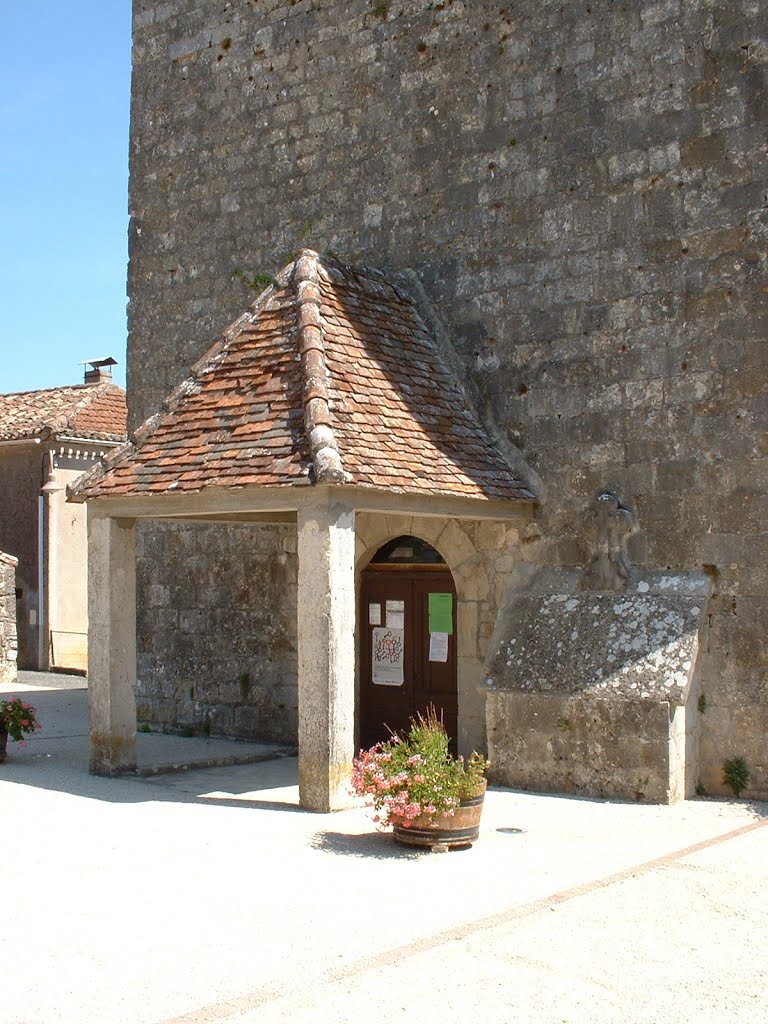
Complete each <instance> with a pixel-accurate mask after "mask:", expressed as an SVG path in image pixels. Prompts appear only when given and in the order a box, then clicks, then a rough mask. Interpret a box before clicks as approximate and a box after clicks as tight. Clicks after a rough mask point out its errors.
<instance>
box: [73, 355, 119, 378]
mask: <svg viewBox="0 0 768 1024" xmlns="http://www.w3.org/2000/svg"><path fill="white" fill-rule="evenodd" d="M80 365H81V366H90V370H86V371H85V379H84V381H83V383H85V384H104V383H105V382H107V381H110V380H112V367H113V366H116V365H117V360H116V359H113V358H112V356H107V358H106V359H85V360H83V362H82V363H81V364H80Z"/></svg>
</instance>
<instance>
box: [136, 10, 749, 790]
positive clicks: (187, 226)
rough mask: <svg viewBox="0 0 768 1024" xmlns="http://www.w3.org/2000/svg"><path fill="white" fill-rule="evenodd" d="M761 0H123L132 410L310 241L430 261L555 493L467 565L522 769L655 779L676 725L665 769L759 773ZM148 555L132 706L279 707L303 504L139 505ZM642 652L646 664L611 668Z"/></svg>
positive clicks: (499, 719) (285, 729)
mask: <svg viewBox="0 0 768 1024" xmlns="http://www.w3.org/2000/svg"><path fill="white" fill-rule="evenodd" d="M762 15H764V5H763V4H762V3H761V2H760V0H721V2H713V0H685V2H683V0H654V2H644V0H643V2H637V3H635V2H612V0H591V2H589V0H586V2H584V3H563V2H561V0H558V2H554V0H495V2H491V0H472V2H469V0H463V2H462V0H441V2H435V0H408V2H407V3H405V2H402V0H387V2H382V0H349V2H345V3H343V4H342V3H333V2H329V0H238V2H230V3H227V2H224V0H217V2H214V0H134V46H133V67H134V71H133V90H132V118H131V168H130V210H131V228H130V271H129V296H130V305H129V332H130V333H129V352H128V398H129V417H130V427H131V428H136V427H138V425H139V424H140V423H142V422H143V421H144V420H145V419H146V418H148V417H150V416H152V415H153V414H154V413H156V412H157V410H158V409H160V407H161V405H162V403H163V400H164V398H165V396H166V394H167V393H168V392H170V391H171V390H172V389H173V388H175V387H177V386H178V385H179V384H180V383H181V382H182V381H183V380H184V379H185V378H187V377H188V376H189V374H190V370H191V367H192V366H193V364H195V362H196V361H197V360H198V359H200V357H201V355H202V354H203V353H204V352H205V351H206V350H207V349H208V348H209V347H210V345H211V344H212V343H213V341H214V340H215V339H216V338H217V337H218V336H219V335H220V334H221V332H222V331H223V330H224V328H225V327H226V326H227V325H228V324H230V323H232V322H233V321H235V319H236V318H237V317H238V316H239V315H240V314H241V313H242V311H243V310H244V309H246V307H247V306H248V305H249V304H250V303H251V302H253V300H254V299H255V298H256V296H257V294H258V293H259V292H261V291H262V289H263V288H264V287H265V286H266V285H267V284H268V283H269V282H270V280H271V279H272V278H273V277H274V275H275V274H276V273H277V272H278V271H279V270H280V269H281V267H283V266H284V265H286V264H288V263H289V262H290V261H291V260H292V259H293V256H294V254H295V253H296V252H297V251H298V250H300V249H305V248H306V249H312V250H315V251H317V252H319V253H323V254H332V255H333V256H334V257H336V258H337V259H338V260H340V261H341V262H342V263H348V264H354V265H366V266H372V267H376V268H380V269H381V270H382V271H384V272H385V273H392V274H405V275H407V276H408V280H409V282H410V285H409V287H410V289H411V294H412V295H413V296H414V297H415V299H416V301H418V303H419V304H420V308H421V309H422V310H423V316H424V320H425V322H427V323H428V324H429V325H430V328H431V330H432V331H433V332H434V335H435V337H436V338H437V339H438V341H439V344H440V345H441V346H442V348H443V350H444V352H445V353H447V356H446V358H448V359H449V361H450V363H451V365H452V367H453V369H454V372H455V374H456V375H457V377H458V378H460V379H461V380H462V382H463V386H464V388H465V390H466V393H467V395H468V401H469V402H471V403H472V405H473V407H474V408H475V409H476V411H477V415H478V416H479V418H480V420H481V421H482V423H483V425H484V427H485V429H486V430H487V432H488V436H489V437H490V438H491V439H492V440H493V443H494V444H495V445H496V446H497V447H498V449H499V450H501V451H503V452H505V454H506V455H507V457H508V458H509V459H510V460H512V461H513V462H514V461H515V460H517V464H519V465H520V466H521V467H522V468H521V472H524V473H525V478H526V480H527V482H528V484H529V486H530V487H531V488H532V489H533V490H534V491H535V493H536V495H537V498H538V503H537V511H536V515H535V518H534V519H533V521H532V522H531V523H529V525H528V526H527V527H526V528H525V529H522V530H521V531H520V532H519V535H517V536H516V539H515V542H514V544H513V545H512V546H510V547H509V548H508V549H505V550H504V551H502V552H501V553H499V551H500V549H499V551H497V552H496V555H495V556H494V557H495V561H494V562H493V566H494V567H493V569H492V570H486V569H485V568H482V569H481V568H480V562H479V561H477V560H476V561H475V562H472V561H471V559H470V560H469V561H467V563H466V564H467V565H468V566H469V565H474V566H475V569H476V571H475V574H474V576H472V577H471V578H470V576H469V575H468V576H467V580H466V581H465V584H466V586H465V592H466V594H468V595H474V596H469V597H467V602H471V609H472V611H471V616H472V617H473V626H472V628H473V629H474V633H473V641H472V642H473V643H474V644H475V645H476V650H475V654H476V660H477V664H478V665H482V671H481V670H480V669H477V670H475V669H473V670H472V671H473V672H474V673H475V674H474V675H473V677H472V679H471V681H470V683H467V687H468V690H467V692H469V689H470V688H471V689H472V691H473V692H474V691H475V690H476V689H477V687H481V686H483V685H485V686H486V687H488V690H487V693H488V697H487V710H488V713H487V717H486V719H485V720H484V721H483V720H482V709H481V710H480V711H478V712H477V714H476V715H475V718H473V719H472V722H473V723H474V724H473V725H471V727H470V726H468V727H467V730H468V731H467V736H468V738H469V739H471V740H472V741H475V740H477V741H478V742H481V743H482V742H485V740H486V738H487V741H488V743H489V745H490V746H491V753H492V757H493V759H494V761H495V763H496V764H497V766H498V769H499V772H500V774H499V776H498V777H499V778H502V779H503V780H504V781H508V782H511V783H512V784H520V785H528V786H530V787H531V788H542V789H547V788H561V789H566V790H571V791H575V792H598V793H606V794H611V793H618V794H620V795H628V794H630V795H632V794H636V795H637V796H638V798H641V799H642V798H652V799H656V798H662V799H663V798H664V793H661V794H660V793H658V792H656V791H655V790H653V787H652V786H649V787H646V788H644V786H645V782H646V781H647V779H646V780H644V779H643V778H642V776H643V771H642V769H641V767H638V766H641V765H642V763H643V759H644V758H645V760H646V761H647V762H648V763H650V762H651V761H653V759H654V758H656V757H657V753H658V751H657V753H648V751H649V750H656V746H654V743H656V745H657V746H658V744H659V743H660V747H659V749H661V748H663V749H664V750H668V749H671V747H672V746H674V745H675V744H677V745H678V746H679V745H681V744H682V746H683V747H685V748H686V749H687V754H686V753H685V751H684V752H683V753H682V754H681V755H680V756H681V757H682V758H684V759H685V758H686V757H687V759H688V764H687V767H686V768H685V770H684V773H683V774H684V775H685V779H684V781H682V782H680V781H679V782H678V783H676V784H675V785H673V786H672V787H671V788H672V789H675V786H677V790H680V787H681V786H682V787H683V788H684V789H685V790H686V792H688V793H690V792H692V790H693V788H694V787H698V789H699V791H703V792H707V793H723V792H728V790H727V789H726V788H724V784H723V772H722V766H723V762H724V761H725V760H726V759H728V758H733V757H738V758H743V759H744V761H745V762H746V764H747V766H748V768H749V771H750V773H751V782H750V785H749V788H748V790H747V793H748V794H749V795H753V796H756V797H757V796H760V797H763V798H765V797H766V796H768V710H767V709H768V685H767V684H766V664H767V662H768V653H767V650H766V636H768V601H766V596H767V592H768V500H767V498H766V482H767V481H768V460H767V452H766V441H765V439H766V431H765V428H766V411H767V405H766V384H767V381H768V374H767V373H766V366H767V362H766V359H767V353H768V345H767V344H766V327H767V325H768V320H767V318H766V313H767V312H768V310H767V306H768V289H767V288H766V280H768V277H767V275H766V270H767V269H768V267H767V266H766V262H767V257H766V253H767V252H768V244H767V243H768V198H767V196H766V180H768V147H766V144H765V143H766V138H765V124H766V122H767V121H768V82H767V81H766V69H767V68H768V41H767V40H766V37H765V32H764V25H763V24H761V16H762ZM761 30H762V31H761ZM598 496H601V497H600V498H598ZM461 530H463V531H464V534H466V535H467V537H469V540H471V541H472V543H473V544H475V546H477V545H478V544H480V540H479V539H478V538H479V537H480V533H481V530H480V528H479V527H478V528H477V529H475V527H470V526H461ZM472 530H475V532H474V533H472ZM406 532H408V531H406ZM470 535H471V536H470ZM426 539H427V540H429V538H426ZM435 543H436V544H437V546H438V547H439V543H437V542H435ZM467 543H469V541H468V542H467ZM488 543H490V541H488ZM493 543H494V544H495V543H497V541H493ZM498 543H501V542H500V541H498ZM468 557H469V556H468ZM449 560H450V559H449ZM483 564H485V563H483ZM139 569H140V571H139V578H138V587H139V601H138V607H139V631H138V707H139V716H140V718H143V719H147V720H150V721H153V722H155V723H161V724H166V725H168V726H176V725H184V724H188V723H197V724H198V725H199V724H200V723H203V724H204V725H205V727H206V728H212V729H214V730H215V731H222V732H226V733H229V734H231V735H242V736H248V735H258V736H260V737H262V738H265V739H270V738H275V739H285V738H286V737H288V736H290V734H291V731H292V730H293V729H294V728H295V712H296V668H295V634H296V624H295V607H296V539H295V533H294V532H293V531H292V530H291V528H290V527H289V526H280V525H277V526H275V525H272V526H269V527H266V526H258V525H252V524H234V525H229V526H222V525H215V524H210V523H209V524H205V525H200V524H196V523H193V522H186V523H184V524H181V525H179V524H166V525H162V526H157V525H152V526H149V525H147V526H144V527H142V529H141V532H140V537H139ZM467 572H468V573H469V570H467ZM459 583H460V584H461V585H464V584H462V583H461V581H459ZM473 588H474V589H473ZM593 593H594V594H601V595H603V597H604V595H606V594H611V593H613V594H615V595H618V596H616V598H615V600H614V599H610V598H609V599H605V600H604V599H603V598H602V597H601V599H600V601H598V600H597V598H595V599H594V600H592V599H591V598H589V597H585V596H584V595H585V594H587V595H590V594H593ZM643 595H646V596H647V598H648V600H649V601H650V600H651V598H654V599H658V600H657V603H656V604H655V605H653V607H651V606H650V605H648V604H647V602H646V603H645V604H643V603H642V598H643ZM667 598H669V602H668V603H666V604H665V601H667ZM460 600H461V598H460ZM601 602H602V603H601ZM622 602H625V603H626V607H625V606H624V605H623V604H622ZM638 602H639V603H638ZM566 606H567V614H566V613H565V612H563V614H560V612H559V611H558V609H560V610H561V611H562V610H563V609H566ZM609 606H610V607H609ZM469 607H470V604H469V603H467V604H466V608H469ZM553 608H554V609H555V611H557V612H558V613H557V615H550V612H551V611H552V609H553ZM598 609H603V610H605V616H604V615H603V611H602V610H598ZM611 609H613V610H611ZM616 609H618V610H616ZM462 614H464V613H462V612H461V608H460V616H461V615H462ZM466 615H467V617H466V618H465V627H464V628H466V622H468V621H469V618H468V617H469V612H467V613H466ZM686 615H688V616H691V619H690V621H689V623H688V626H685V627H684V626H680V628H679V629H678V628H677V627H675V626H674V623H673V620H674V621H675V622H676V621H677V619H676V618H675V616H677V617H678V618H679V621H680V622H681V623H683V622H684V620H685V616H686ZM606 616H607V617H606ZM612 616H613V618H612ZM643 616H646V618H645V619H644V618H643ZM648 616H650V618H648ZM654 617H655V618H654ZM646 619H647V621H646ZM614 620H615V621H614ZM651 620H653V621H651ZM659 622H662V623H664V622H665V623H666V625H667V626H670V623H672V625H671V626H670V630H669V632H668V633H665V632H664V629H663V628H661V627H660V626H659ZM545 623H549V625H548V626H546V628H545V627H544V624H545ZM654 623H655V625H654ZM539 627H540V628H539ZM462 628H463V627H462V623H461V621H460V622H459V629H460V630H461V629H462ZM590 630H593V632H592V633H590ZM654 630H655V632H654ZM547 636H548V637H549V638H550V640H551V643H550V644H547V643H545V642H544V641H545V640H546V637H547ZM585 637H586V639H585ZM654 638H655V639H654ZM516 644H517V645H518V646H517V650H518V651H520V650H522V648H523V645H526V647H525V649H526V651H527V652H528V653H527V654H526V656H525V657H522V656H521V657H520V658H518V657H517V655H514V656H513V654H514V649H515V645H516ZM643 645H645V646H643ZM622 650H623V651H624V653H626V652H631V651H633V650H634V651H635V652H637V653H638V657H639V656H640V655H642V658H643V659H645V660H644V661H643V664H644V665H645V666H646V667H648V665H651V666H652V668H653V672H655V677H654V679H653V680H652V681H651V682H648V681H647V680H646V679H645V677H642V678H641V677H640V676H638V677H637V679H636V678H635V676H633V675H632V672H630V671H629V670H627V672H625V673H624V676H623V677H622V678H623V679H624V682H622V683H616V682H615V681H614V682H611V683H605V679H606V678H607V676H606V673H607V672H608V666H609V664H612V663H613V662H612V661H611V659H615V658H616V657H619V656H622V655H621V651H622ZM595 651H597V652H598V656H597V661H599V662H600V666H598V668H597V669H595V671H596V672H597V675H595V676H594V679H597V678H598V677H599V678H600V679H601V680H602V682H600V683H599V684H596V687H595V688H593V692H591V693H590V695H589V697H588V699H587V698H586V697H585V698H584V699H583V700H582V699H581V697H580V696H579V688H580V685H581V682H580V679H583V678H585V677H586V676H588V675H589V671H591V670H589V671H588V668H587V662H588V660H589V658H591V657H593V655H594V654H595ZM617 652H618V653H617ZM526 659H528V660H526ZM473 664H474V662H473ZM579 666H581V667H582V668H583V676H580V671H579ZM653 666H655V667H653ZM459 671H460V672H461V666H460V668H459ZM633 671H634V670H633ZM643 671H645V669H644V670H643ZM630 677H631V680H632V681H630ZM590 678H592V677H590ZM601 687H602V689H601ZM622 687H624V690H623V691H622V692H619V691H620V690H621V688H622ZM675 687H677V688H678V690H679V693H678V696H677V697H673V696H670V694H671V693H672V691H673V690H675ZM630 691H631V692H630ZM675 692H678V691H677V690H676V691H675ZM681 694H682V696H681ZM643 695H644V696H643ZM473 699H474V698H473ZM630 699H631V700H633V701H635V703H634V704H632V706H631V708H630V707H629V705H628V704H626V701H627V700H630ZM483 700H485V697H483ZM553 700H555V701H556V703H552V701H553ZM649 700H651V701H654V700H655V704H654V708H653V709H652V710H649V707H650V705H647V704H643V703H642V701H646V702H647V701H649ZM622 701H624V702H625V703H623V704H622V703H621V702H622ZM531 702H533V703H531ZM638 702H639V703H638ZM678 704H679V705H681V706H682V705H683V704H685V708H686V716H687V717H686V722H685V724H684V726H682V732H679V733H678V734H677V735H676V736H670V734H669V733H668V732H667V731H665V730H667V726H668V725H669V721H670V720H671V719H673V718H674V711H675V707H676V706H677V705H678ZM619 706H621V707H622V708H624V710H623V711H621V712H620V713H619V712H615V708H616V707H619ZM628 708H629V710H627V709H628ZM660 708H661V709H662V710H661V711H660V710H659V709H660ZM646 712H647V714H646ZM667 713H668V715H667ZM460 715H461V710H460ZM664 715H667V717H666V718H664ZM547 716H549V717H548V718H547ZM649 716H650V717H649ZM659 716H661V717H659ZM661 718H664V724H663V727H662V726H660V725H659V722H660V721H661ZM651 719H653V721H654V722H656V726H653V728H654V729H655V728H657V726H658V728H659V729H661V731H660V732H658V733H657V735H656V739H655V740H653V741H652V740H650V739H649V741H648V745H647V747H643V749H642V750H639V751H636V752H634V753H632V754H631V755H630V754H627V757H630V756H631V758H633V759H634V760H633V768H632V771H633V772H634V775H633V776H632V779H629V778H628V777H627V778H626V779H624V780H623V782H622V783H621V785H618V784H617V785H616V786H612V784H611V782H610V779H611V778H614V779H616V778H618V777H619V776H621V775H622V772H623V770H624V769H623V767H622V757H623V755H622V750H623V749H625V748H626V749H627V750H628V749H629V746H630V745H631V742H632V737H633V734H638V732H639V733H641V734H643V735H645V733H644V730H645V729H646V726H647V727H648V728H649V729H650V728H651V726H648V725H647V723H648V722H650V721H651ZM534 720H536V721H539V722H541V721H543V720H546V721H547V722H548V724H547V726H546V728H544V729H543V731H542V730H541V729H540V730H539V735H537V736H536V737H535V738H534V739H531V740H530V741H529V740H528V739H526V737H530V736H532V734H533V731H534V725H533V723H534ZM537 728H538V727H537ZM673 731H674V730H673ZM523 748H524V751H525V752H524V754H523V755H520V753H519V752H520V750H521V749H523ZM513 750H517V751H518V753H517V754H515V755H513V753H512V751H513ZM658 756H661V755H658ZM664 756H666V755H664ZM516 758H517V761H516ZM601 764H602V765H603V767H604V771H603V774H602V775H600V772H601V771H602V769H601V768H600V765H601ZM580 765H582V766H583V765H587V766H589V765H591V766H592V767H593V768H595V771H597V772H598V775H599V776H600V777H599V778H598V779H597V781H595V777H594V776H592V777H590V776H589V771H585V772H584V771H581V770H580V767H579V766H580ZM595 766H597V767H595ZM662 788H663V787H662ZM668 788H669V787H668ZM678 795H679V794H678ZM667 796H669V793H667Z"/></svg>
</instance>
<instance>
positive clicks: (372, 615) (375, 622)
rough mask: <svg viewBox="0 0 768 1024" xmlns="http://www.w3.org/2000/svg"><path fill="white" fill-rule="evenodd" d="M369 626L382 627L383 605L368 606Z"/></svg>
mask: <svg viewBox="0 0 768 1024" xmlns="http://www.w3.org/2000/svg"><path fill="white" fill-rule="evenodd" d="M368 625H369V626H380V625H381V605H380V604H369V605H368Z"/></svg>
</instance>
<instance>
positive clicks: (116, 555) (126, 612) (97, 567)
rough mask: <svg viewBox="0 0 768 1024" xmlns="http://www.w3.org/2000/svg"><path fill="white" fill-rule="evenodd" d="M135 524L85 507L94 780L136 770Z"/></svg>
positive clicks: (89, 698) (91, 505)
mask: <svg viewBox="0 0 768 1024" xmlns="http://www.w3.org/2000/svg"><path fill="white" fill-rule="evenodd" d="M134 525H135V520H133V519H111V518H109V517H108V516H104V515H103V514H101V513H100V512H99V511H98V509H97V508H94V506H93V504H90V505H89V506H88V715H89V720H90V738H91V759H90V769H91V772H93V774H94V775H120V774H123V773H126V772H131V771H135V769H136V698H135V688H136V550H135V529H134Z"/></svg>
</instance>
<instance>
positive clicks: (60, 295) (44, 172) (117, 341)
mask: <svg viewBox="0 0 768 1024" xmlns="http://www.w3.org/2000/svg"><path fill="white" fill-rule="evenodd" d="M2 23H3V33H2V41H1V42H0V393H7V392H11V391H30V390H34V389H36V388H48V387H56V386H58V385H61V384H77V383H80V382H81V381H82V368H81V367H80V366H79V365H78V363H79V362H80V361H81V360H84V359H88V358H93V357H98V356H107V355H111V356H114V358H115V359H117V360H118V362H119V366H117V367H115V380H116V381H117V382H118V383H120V384H122V385H124V384H125V341H126V326H125V303H126V296H125V281H126V270H127V262H128V248H127V232H128V212H127V209H128V197H127V192H128V116H129V94H130V31H131V3H130V0H72V2H71V3H62V2H61V0H56V2H53V0H29V2H28V3H26V4H8V5H5V7H4V9H3V19H2Z"/></svg>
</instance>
